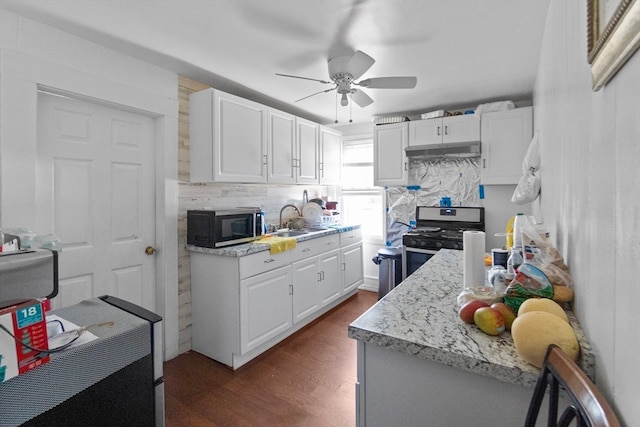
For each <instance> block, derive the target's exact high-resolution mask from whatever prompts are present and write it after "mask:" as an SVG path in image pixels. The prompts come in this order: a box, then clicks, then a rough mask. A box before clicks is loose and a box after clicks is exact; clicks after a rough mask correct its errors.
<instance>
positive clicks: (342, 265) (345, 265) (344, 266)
mask: <svg viewBox="0 0 640 427" xmlns="http://www.w3.org/2000/svg"><path fill="white" fill-rule="evenodd" d="M340 270H342V271H347V263H346V262H343V263H341V264H340Z"/></svg>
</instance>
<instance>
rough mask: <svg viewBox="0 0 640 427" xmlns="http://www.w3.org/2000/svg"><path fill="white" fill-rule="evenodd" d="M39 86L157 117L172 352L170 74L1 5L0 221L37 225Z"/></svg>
mask: <svg viewBox="0 0 640 427" xmlns="http://www.w3.org/2000/svg"><path fill="white" fill-rule="evenodd" d="M41 86H44V87H48V88H52V89H55V90H57V91H60V92H63V93H71V94H74V95H77V96H81V97H86V98H89V99H92V100H95V101H98V102H107V103H110V104H112V105H113V104H117V105H119V106H122V107H124V108H132V109H135V110H136V111H138V112H145V113H147V114H149V115H151V116H153V117H155V118H156V135H157V141H156V143H157V147H156V148H157V149H156V195H155V196H156V247H157V248H158V255H157V257H156V263H157V269H156V277H157V283H158V292H157V298H156V310H155V311H157V312H158V314H160V315H161V316H162V317H163V318H164V327H165V349H166V352H165V357H166V358H172V357H174V356H176V355H177V351H178V302H177V296H178V292H177V288H178V278H177V241H178V237H177V214H178V191H177V163H178V161H177V145H178V144H177V136H178V83H177V75H176V74H175V73H172V72H169V71H167V70H164V69H162V68H159V67H156V66H153V65H151V64H148V63H145V62H142V61H139V60H137V59H135V58H132V57H129V56H126V55H123V54H121V53H118V52H116V51H113V50H110V49H107V48H105V47H103V46H100V45H98V44H95V43H92V42H89V41H87V40H84V39H82V38H79V37H75V36H72V35H70V34H68V33H65V32H63V31H60V30H57V29H54V28H52V27H49V26H47V25H43V24H41V23H38V22H36V21H33V20H30V19H26V18H24V17H22V16H20V15H17V14H15V13H13V12H9V11H6V10H4V9H0V177H1V179H0V197H1V198H0V221H1V222H0V225H5V226H14V227H18V226H22V227H28V228H31V229H33V230H35V231H37V232H40V233H49V232H52V231H53V230H38V229H37V228H36V221H35V218H36V214H35V213H36V212H37V210H38V209H39V207H40V201H39V200H38V199H36V197H35V193H36V192H35V182H36V172H35V171H36V151H37V150H36V128H37V91H38V88H39V87H41Z"/></svg>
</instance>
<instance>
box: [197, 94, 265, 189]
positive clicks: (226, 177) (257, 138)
mask: <svg viewBox="0 0 640 427" xmlns="http://www.w3.org/2000/svg"><path fill="white" fill-rule="evenodd" d="M214 103H215V105H214V112H213V147H214V155H213V180H214V181H219V182H266V181H267V174H266V154H267V151H266V124H267V117H266V116H267V108H266V107H265V106H263V105H260V104H258V103H256V102H252V101H249V100H246V99H243V98H240V97H237V96H233V95H229V94H226V93H224V92H220V91H215V96H214ZM194 142H195V141H194Z"/></svg>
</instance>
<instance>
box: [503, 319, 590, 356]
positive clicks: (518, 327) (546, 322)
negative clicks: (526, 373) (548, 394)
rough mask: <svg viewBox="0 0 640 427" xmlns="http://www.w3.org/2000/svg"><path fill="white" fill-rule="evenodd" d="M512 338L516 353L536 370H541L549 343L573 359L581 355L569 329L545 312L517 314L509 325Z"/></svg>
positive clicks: (569, 327)
mask: <svg viewBox="0 0 640 427" xmlns="http://www.w3.org/2000/svg"><path fill="white" fill-rule="evenodd" d="M511 335H512V337H513V343H514V344H515V346H516V351H517V352H518V354H519V355H520V356H521V357H522V358H523V359H524V360H526V361H527V362H528V363H531V364H532V365H533V366H536V367H538V368H540V367H542V363H543V362H544V356H545V355H546V353H547V348H548V347H549V345H550V344H556V345H557V346H558V347H560V348H561V349H562V350H563V351H564V352H565V353H567V355H568V356H569V357H570V358H571V359H573V360H576V359H577V358H578V354H579V353H580V345H579V344H578V339H577V338H576V334H575V333H574V332H573V329H572V328H571V326H570V325H569V324H568V323H567V322H565V321H564V320H562V319H560V318H559V317H558V316H555V315H553V314H550V313H547V312H544V311H530V312H528V313H524V314H522V315H520V314H518V317H516V320H515V321H514V322H513V325H511Z"/></svg>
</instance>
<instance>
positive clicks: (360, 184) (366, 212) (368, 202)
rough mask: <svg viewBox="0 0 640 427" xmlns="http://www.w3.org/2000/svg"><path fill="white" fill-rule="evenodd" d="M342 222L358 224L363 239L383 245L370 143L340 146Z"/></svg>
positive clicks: (361, 141) (347, 142) (381, 213)
mask: <svg viewBox="0 0 640 427" xmlns="http://www.w3.org/2000/svg"><path fill="white" fill-rule="evenodd" d="M341 215H342V222H343V223H345V224H361V225H362V234H363V236H364V239H366V240H368V241H371V240H379V241H384V238H383V232H384V206H383V189H382V188H379V187H375V186H374V185H373V139H371V138H367V139H357V140H345V141H344V142H343V145H342V206H341Z"/></svg>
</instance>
